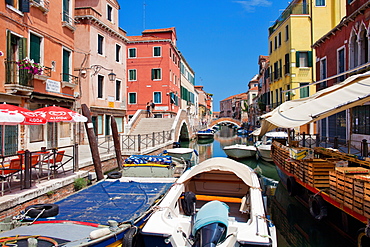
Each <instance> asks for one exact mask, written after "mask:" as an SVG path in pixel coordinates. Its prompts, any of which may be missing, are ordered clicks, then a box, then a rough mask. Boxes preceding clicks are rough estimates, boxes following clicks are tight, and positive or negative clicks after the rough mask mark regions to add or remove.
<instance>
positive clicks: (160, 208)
mask: <svg viewBox="0 0 370 247" xmlns="http://www.w3.org/2000/svg"><path fill="white" fill-rule="evenodd" d="M166 208H167V209H169V210H170V211H171V213H172V214H173V215H175V216H176V217H178V215H177V214H176V213H175V211H173V208H170V207H160V206H155V207H154V209H153V212H152V213H151V214H150V216H151V215H152V214H153V213H155V212H156V211H162V210H163V209H166ZM148 218H150V217H148Z"/></svg>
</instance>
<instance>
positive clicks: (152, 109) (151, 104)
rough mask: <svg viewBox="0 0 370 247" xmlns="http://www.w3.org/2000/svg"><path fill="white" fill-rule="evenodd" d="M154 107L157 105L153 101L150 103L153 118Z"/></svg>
mask: <svg viewBox="0 0 370 247" xmlns="http://www.w3.org/2000/svg"><path fill="white" fill-rule="evenodd" d="M154 107H155V104H154V103H153V100H151V101H150V108H151V113H152V117H154V114H153V112H154Z"/></svg>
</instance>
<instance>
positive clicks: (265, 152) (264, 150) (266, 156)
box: [257, 145, 273, 162]
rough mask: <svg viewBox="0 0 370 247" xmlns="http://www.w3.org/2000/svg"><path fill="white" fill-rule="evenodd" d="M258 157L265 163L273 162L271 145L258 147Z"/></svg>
mask: <svg viewBox="0 0 370 247" xmlns="http://www.w3.org/2000/svg"><path fill="white" fill-rule="evenodd" d="M257 150H258V156H259V157H260V158H262V159H263V160H265V161H268V162H272V161H273V160H272V157H271V145H260V146H258V147H257Z"/></svg>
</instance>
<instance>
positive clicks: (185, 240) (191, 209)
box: [141, 157, 277, 247]
mask: <svg viewBox="0 0 370 247" xmlns="http://www.w3.org/2000/svg"><path fill="white" fill-rule="evenodd" d="M259 179H260V178H259V177H258V175H257V174H256V173H255V172H254V171H253V170H252V169H251V168H250V167H248V166H246V165H244V164H242V163H239V162H237V161H235V160H232V159H229V158H223V157H217V158H211V159H208V160H205V161H203V162H201V163H200V164H198V165H196V166H193V167H191V168H190V169H189V170H187V171H185V172H184V174H183V175H182V176H181V177H180V178H179V179H178V180H177V181H176V183H175V184H174V185H173V186H172V187H171V189H170V190H169V192H168V193H167V194H166V195H165V196H164V198H163V200H162V201H161V202H160V203H159V205H158V206H157V207H156V210H155V211H154V212H153V213H152V215H151V217H150V218H149V219H148V220H147V222H146V224H145V225H144V227H143V228H142V232H141V235H142V237H143V240H144V243H145V246H168V247H170V246H173V247H175V246H189V247H190V246H194V247H200V246H210V247H211V246H220V247H226V246H228V247H230V246H271V247H275V246H277V240H276V229H275V226H274V225H273V224H272V222H271V221H270V220H269V216H268V215H267V214H266V211H265V206H264V197H263V195H262V192H261V186H260V180H259Z"/></svg>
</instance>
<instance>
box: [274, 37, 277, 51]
mask: <svg viewBox="0 0 370 247" xmlns="http://www.w3.org/2000/svg"><path fill="white" fill-rule="evenodd" d="M274 48H275V50H276V49H277V36H275V47H274Z"/></svg>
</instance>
